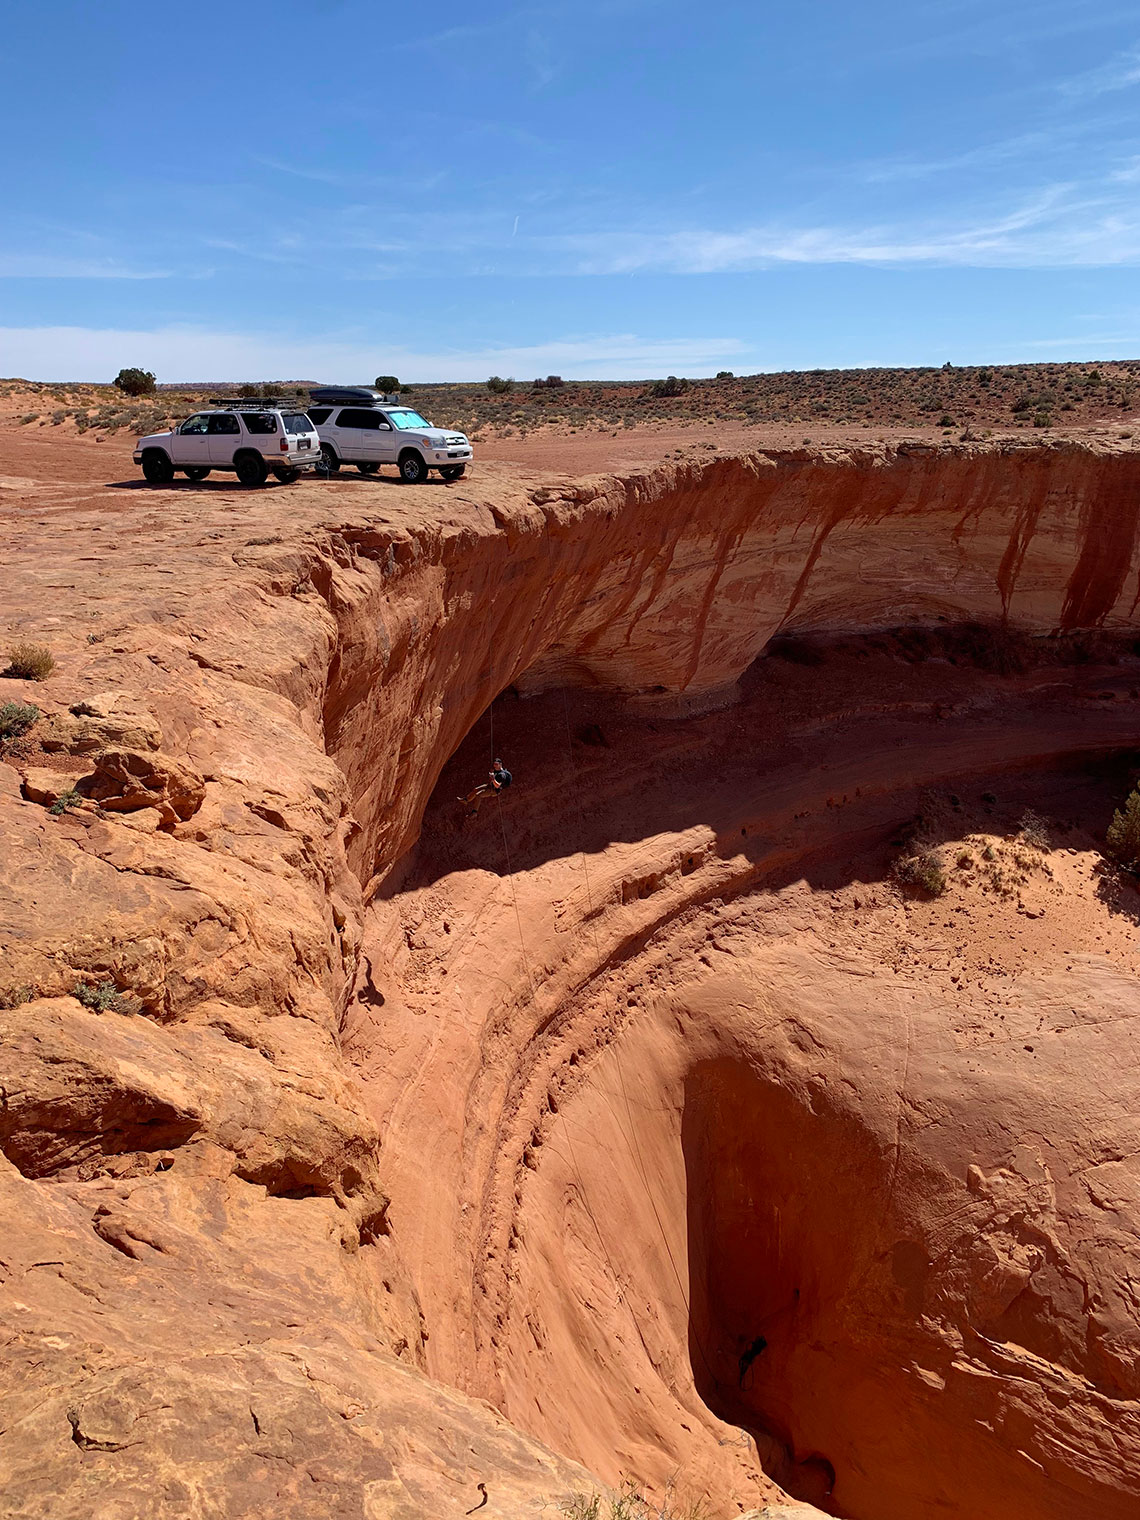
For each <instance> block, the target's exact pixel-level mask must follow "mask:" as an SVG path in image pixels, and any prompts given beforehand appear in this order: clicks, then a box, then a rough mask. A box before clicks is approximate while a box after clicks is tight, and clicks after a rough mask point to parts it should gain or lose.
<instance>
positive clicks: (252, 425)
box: [245, 412, 277, 433]
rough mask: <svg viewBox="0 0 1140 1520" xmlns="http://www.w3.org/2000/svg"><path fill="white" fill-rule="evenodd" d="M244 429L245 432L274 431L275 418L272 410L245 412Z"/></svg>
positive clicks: (275, 426)
mask: <svg viewBox="0 0 1140 1520" xmlns="http://www.w3.org/2000/svg"><path fill="white" fill-rule="evenodd" d="M245 429H246V432H247V433H275V432H276V431H277V418H276V417H275V416H274V415H273V413H272V412H246V414H245Z"/></svg>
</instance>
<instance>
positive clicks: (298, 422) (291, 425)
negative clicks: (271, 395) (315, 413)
mask: <svg viewBox="0 0 1140 1520" xmlns="http://www.w3.org/2000/svg"><path fill="white" fill-rule="evenodd" d="M285 431H286V432H287V433H311V432H312V431H313V424H312V423H311V422H310V421H309V419H308V417H306V416H305V414H304V412H286V413H285Z"/></svg>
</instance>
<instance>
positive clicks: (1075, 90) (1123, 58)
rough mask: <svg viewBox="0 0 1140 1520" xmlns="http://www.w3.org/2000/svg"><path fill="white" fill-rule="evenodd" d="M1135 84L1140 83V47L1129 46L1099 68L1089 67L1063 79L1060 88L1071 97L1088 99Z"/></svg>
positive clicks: (1128, 87) (1129, 87) (1125, 88)
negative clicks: (1080, 72)
mask: <svg viewBox="0 0 1140 1520" xmlns="http://www.w3.org/2000/svg"><path fill="white" fill-rule="evenodd" d="M1135 84H1140V47H1133V48H1129V49H1128V50H1127V51H1126V52H1123V53H1118V54H1117V55H1116V57H1115V58H1110V59H1109V61H1108V62H1107V63H1103V64H1101V65H1100V67H1099V68H1095V69H1087V70H1086V71H1085V72H1084V73H1083V74H1077V75H1074V77H1073V78H1071V79H1066V80H1063V81H1062V83H1061V85H1060V86H1059V88H1060V91H1061V94H1062V95H1065V96H1068V97H1069V98H1070V99H1078V100H1087V99H1089V98H1090V97H1092V96H1095V95H1108V94H1111V93H1112V92H1113V91H1115V90H1128V89H1131V88H1132V86H1133V85H1135Z"/></svg>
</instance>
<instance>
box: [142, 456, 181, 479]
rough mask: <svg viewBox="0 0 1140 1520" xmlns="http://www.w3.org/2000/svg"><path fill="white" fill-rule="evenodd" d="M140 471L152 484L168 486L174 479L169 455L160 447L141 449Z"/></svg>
mask: <svg viewBox="0 0 1140 1520" xmlns="http://www.w3.org/2000/svg"><path fill="white" fill-rule="evenodd" d="M142 472H143V475H144V476H145V477H146V479H147V480H149V481H150V483H151V485H152V486H168V485H169V484H170V482H171V481H172V480H173V479H174V466H173V465H172V464H171V462H170V455H169V454H167V453H165V452H164V451H163V450H162V449H145V450H144V451H143V457H142Z"/></svg>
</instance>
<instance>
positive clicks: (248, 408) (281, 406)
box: [209, 396, 306, 412]
mask: <svg viewBox="0 0 1140 1520" xmlns="http://www.w3.org/2000/svg"><path fill="white" fill-rule="evenodd" d="M209 405H210V406H214V407H217V409H218V411H220V412H303V411H304V410H305V405H306V403H305V402H303V401H298V399H297V398H296V396H211V397H210V401H209Z"/></svg>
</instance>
